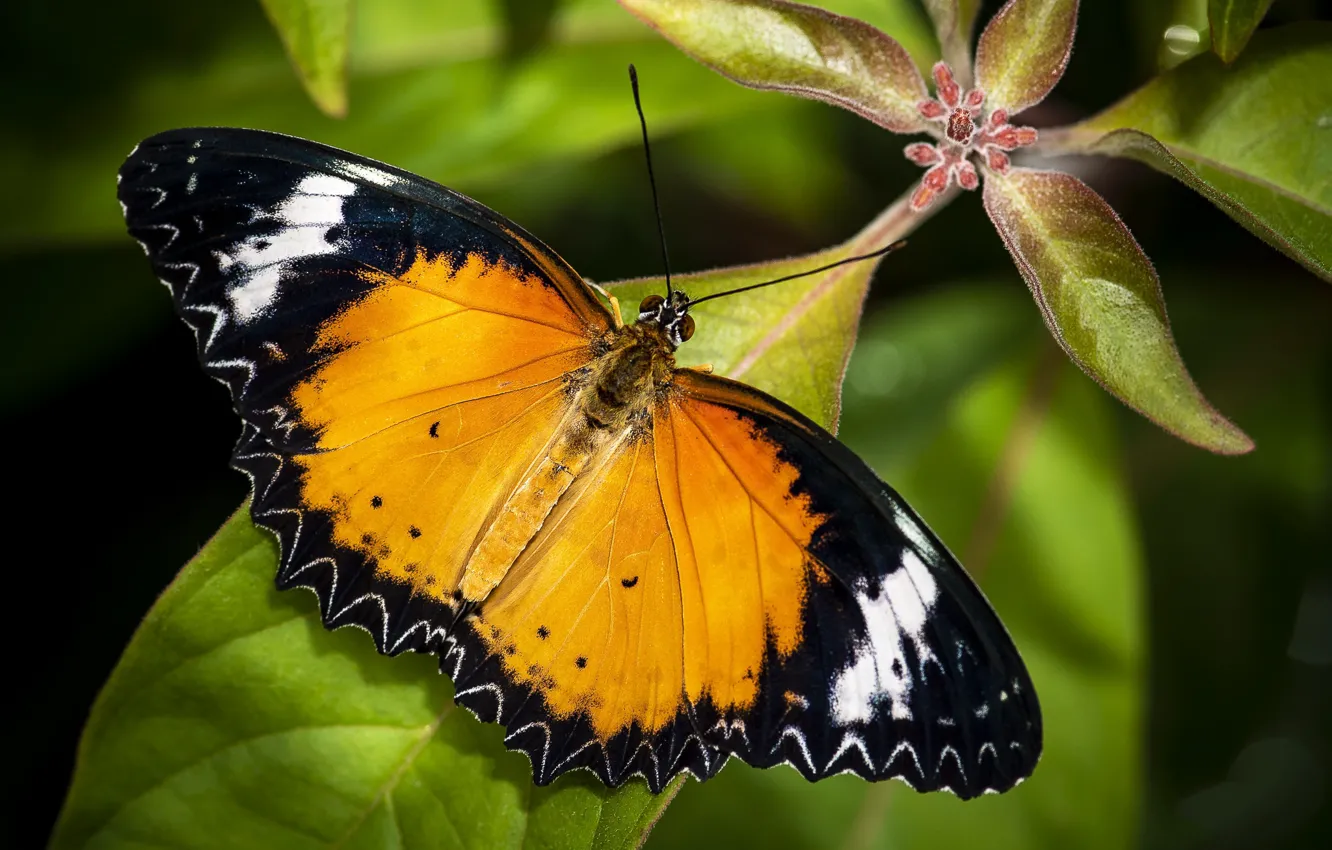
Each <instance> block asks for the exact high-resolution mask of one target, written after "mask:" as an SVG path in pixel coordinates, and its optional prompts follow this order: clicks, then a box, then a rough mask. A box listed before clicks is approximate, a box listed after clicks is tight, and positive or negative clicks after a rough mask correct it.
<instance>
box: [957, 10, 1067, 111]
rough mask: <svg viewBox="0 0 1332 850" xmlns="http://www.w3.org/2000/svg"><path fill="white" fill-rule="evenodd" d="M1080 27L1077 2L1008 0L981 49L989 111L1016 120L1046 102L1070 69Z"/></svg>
mask: <svg viewBox="0 0 1332 850" xmlns="http://www.w3.org/2000/svg"><path fill="white" fill-rule="evenodd" d="M1077 23H1078V2H1077V0H1008V2H1007V3H1006V4H1004V7H1003V8H1002V9H1000V10H999V11H998V12H996V13H995V16H994V17H993V18H991V19H990V22H989V23H988V24H986V25H985V30H984V31H983V32H982V33H981V37H980V42H979V43H978V44H977V45H976V85H977V86H978V87H979V88H981V89H983V90H984V91H985V103H986V106H987V107H988V108H990V109H995V108H1002V109H1006V110H1008V112H1009V114H1010V115H1011V114H1015V113H1018V112H1021V111H1022V110H1024V109H1026V108H1027V107H1028V106H1033V105H1035V104H1037V103H1040V102H1041V101H1042V100H1044V99H1045V96H1046V95H1048V94H1049V93H1050V90H1051V89H1053V88H1054V87H1055V84H1056V83H1058V82H1059V80H1060V78H1061V77H1063V76H1064V69H1065V68H1066V67H1068V57H1069V55H1070V54H1071V53H1072V51H1073V32H1074V30H1076V29H1077Z"/></svg>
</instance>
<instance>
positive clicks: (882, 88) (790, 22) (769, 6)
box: [620, 0, 929, 133]
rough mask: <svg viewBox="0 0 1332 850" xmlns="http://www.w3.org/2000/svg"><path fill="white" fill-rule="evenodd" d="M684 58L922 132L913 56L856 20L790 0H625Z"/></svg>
mask: <svg viewBox="0 0 1332 850" xmlns="http://www.w3.org/2000/svg"><path fill="white" fill-rule="evenodd" d="M620 3H621V5H623V6H624V7H625V8H626V9H628V10H629V11H631V12H633V13H634V14H635V15H637V16H638V17H639V18H641V19H642V20H643V21H644V22H645V23H646V24H648V25H649V26H651V27H652V28H653V29H655V30H657V31H658V32H660V33H661V34H662V36H664V37H665V38H666V39H668V40H669V41H671V42H672V43H673V44H675V45H676V46H677V47H679V48H680V49H681V50H683V51H684V52H685V53H687V54H689V55H690V56H692V57H694V58H695V59H697V60H698V61H700V62H702V63H703V64H705V65H707V66H708V67H709V68H712V69H713V70H714V71H717V72H718V73H720V74H723V75H725V76H727V77H729V78H731V79H732V80H735V81H736V82H737V83H740V84H741V85H745V86H749V87H751V88H756V89H774V90H777V91H782V92H786V93H788V94H794V95H798V96H800V97H808V98H812V99H814V100H822V101H826V102H828V103H832V104H835V105H837V106H841V107H843V108H846V109H849V110H851V111H852V112H855V113H857V114H859V115H861V116H863V117H865V118H868V119H869V120H870V121H873V122H874V123H876V124H878V125H880V126H881V127H884V128H886V129H888V130H892V131H893V132H895V133H915V132H920V131H922V130H923V129H924V126H925V125H924V123H923V121H922V119H921V117H920V115H919V114H918V113H917V111H916V103H917V102H919V101H920V100H921V99H923V98H925V97H927V96H928V94H929V93H928V91H927V90H926V88H925V81H924V80H923V79H921V76H920V73H919V72H918V71H917V70H916V67H915V65H914V64H912V61H911V56H910V55H909V54H908V53H907V51H906V49H905V48H904V47H902V45H901V44H899V43H898V42H897V41H895V40H894V39H893V38H891V37H890V36H888V35H887V34H885V33H884V32H882V31H881V30H879V29H876V28H875V27H872V26H870V25H869V24H867V23H865V22H864V21H860V20H857V19H856V18H850V17H845V16H842V15H835V14H833V13H831V12H826V11H824V10H822V9H817V8H815V7H813V6H804V5H801V4H798V3H788V2H784V0H620Z"/></svg>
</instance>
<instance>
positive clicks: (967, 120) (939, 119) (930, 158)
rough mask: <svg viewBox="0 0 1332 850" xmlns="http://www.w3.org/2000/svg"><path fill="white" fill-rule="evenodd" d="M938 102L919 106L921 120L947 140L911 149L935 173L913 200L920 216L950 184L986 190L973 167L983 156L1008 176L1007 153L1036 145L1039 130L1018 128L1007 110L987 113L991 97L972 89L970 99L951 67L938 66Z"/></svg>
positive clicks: (912, 157) (914, 158)
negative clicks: (974, 158) (934, 126)
mask: <svg viewBox="0 0 1332 850" xmlns="http://www.w3.org/2000/svg"><path fill="white" fill-rule="evenodd" d="M934 86H935V92H936V93H937V95H938V97H937V98H930V99H928V100H922V101H921V102H920V103H918V104H916V109H917V111H918V112H919V113H920V115H921V117H922V118H924V119H926V120H927V121H932V122H934V123H937V124H940V125H942V128H943V131H942V134H941V135H942V138H940V139H939V141H938V142H937V143H935V144H929V143H928V142H914V143H912V144H909V145H907V146H906V151H905V153H906V157H907V159H909V160H911V161H912V162H914V163H916V164H917V165H920V166H924V167H927V168H929V171H926V172H925V177H924V178H923V179H922V180H921V181H920V186H918V187H917V188H916V191H915V193H914V194H912V196H911V209H913V210H915V211H917V212H919V211H920V210H923V209H925V208H926V207H928V206H929V205H930V204H931V203H933V202H934V199H935V198H936V197H938V196H939V195H940V194H942V193H943V191H944V190H945V189H947V188H948V186H949V184H952V183H956V184H957V185H958V186H960V187H962V188H963V189H966V190H967V191H971V190H973V189H975V188H976V187H977V186H979V185H980V175H979V174H978V173H977V171H976V166H975V164H974V163H973V162H972V155H973V154H979V155H980V157H981V161H982V162H983V164H984V165H985V167H986V168H988V169H990V170H991V171H996V172H998V173H1000V174H1003V173H1005V172H1007V171H1008V166H1009V159H1008V153H1007V151H1012V150H1017V149H1018V148H1020V147H1025V146H1027V145H1030V144H1034V143H1035V142H1036V129H1035V128H1034V127H1014V126H1013V125H1012V124H1009V123H1008V113H1007V112H1006V111H1005V110H1003V109H995V110H991V112H990V114H989V115H988V116H986V117H985V120H984V121H983V122H982V121H981V116H982V114H984V105H985V92H983V91H981V90H980V89H971V90H970V91H968V92H967V93H966V95H965V96H963V94H962V89H961V87H960V86H959V85H958V84H957V81H956V80H955V79H954V78H953V71H952V69H951V68H949V67H948V63H947V62H938V63H936V64H935V66H934Z"/></svg>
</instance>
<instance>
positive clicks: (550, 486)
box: [461, 320, 675, 602]
mask: <svg viewBox="0 0 1332 850" xmlns="http://www.w3.org/2000/svg"><path fill="white" fill-rule="evenodd" d="M594 350H596V351H597V352H598V353H597V354H596V356H595V357H594V358H593V360H592V362H591V363H589V364H588V366H587V367H586V368H584V369H580V370H578V371H577V372H574V373H571V374H570V375H569V376H568V386H567V387H566V391H567V392H568V394H569V398H570V403H569V406H568V407H567V408H566V413H565V415H564V417H563V419H562V420H561V421H560V424H559V426H558V427H557V428H556V430H555V432H554V434H553V435H552V437H551V439H550V441H549V442H548V443H547V447H546V451H545V452H543V453H542V454H541V455H540V456H539V457H538V459H537V460H536V461H535V462H534V463H533V464H532V465H531V466H530V467H529V468H528V470H527V471H526V472H525V474H524V475H523V477H522V479H521V480H520V482H519V484H518V486H517V487H516V488H514V490H513V492H512V493H511V494H510V496H509V498H508V499H507V500H505V503H504V505H503V507H502V508H501V509H500V510H499V511H498V512H497V513H496V515H495V516H494V517H493V518H492V519H491V521H490V522H489V523H488V525H487V527H486V528H485V529H484V531H483V532H482V533H481V536H480V538H479V540H478V542H477V545H476V547H475V548H474V549H473V550H472V555H471V557H470V558H469V559H468V561H467V565H466V567H465V569H464V572H463V579H462V583H461V590H462V594H463V598H464V599H465V600H467V601H469V602H480V601H482V600H483V599H485V598H486V597H487V596H489V595H490V592H491V591H492V590H494V589H495V587H496V586H497V585H498V584H499V583H500V581H501V580H503V578H504V576H505V574H507V573H508V571H509V568H510V567H512V566H513V564H514V562H515V561H516V560H517V559H518V557H519V556H520V555H521V554H522V552H523V550H524V549H526V548H527V546H528V545H529V544H530V543H531V542H532V539H533V538H534V537H535V536H536V535H537V532H539V531H540V530H541V526H542V525H543V524H544V523H545V521H546V518H547V517H548V516H550V513H551V511H553V510H554V509H555V506H556V504H558V503H559V501H560V499H561V498H562V497H563V496H564V494H565V493H566V492H567V491H568V490H569V488H570V487H571V486H572V485H573V483H574V482H575V481H577V480H578V479H579V477H581V476H583V475H589V474H595V471H596V470H597V469H600V468H601V467H602V466H604V465H605V463H606V462H608V461H609V460H610V459H611V458H612V457H614V455H615V454H616V453H617V452H618V451H619V450H620V449H621V448H622V447H623V446H625V445H626V444H628V443H630V442H632V441H634V440H638V439H646V438H648V437H649V436H650V434H651V428H652V410H653V408H654V406H655V405H657V404H658V403H659V402H661V401H662V400H663V398H664V395H665V394H666V393H667V392H669V388H670V383H671V376H672V374H673V373H674V371H675V355H674V350H675V345H673V344H672V342H671V339H670V338H669V336H668V335H667V332H665V331H663V329H662V327H661V325H660V324H659V323H657V322H653V321H646V320H640V321H637V322H635V323H633V324H631V325H625V326H623V327H621V328H619V329H618V330H616V331H614V332H613V333H612V334H610V335H609V336H608V337H607V338H605V339H602V340H599V341H598V342H597V343H596V344H595V345H594Z"/></svg>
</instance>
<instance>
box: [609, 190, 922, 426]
mask: <svg viewBox="0 0 1332 850" xmlns="http://www.w3.org/2000/svg"><path fill="white" fill-rule="evenodd" d="M903 208H904V207H903V206H902V204H901V202H899V203H898V204H895V205H894V206H893V207H890V209H889V211H888V213H886V214H885V215H883V216H881V217H880V219H877V220H876V221H875V222H872V223H871V224H870V225H869V226H868V227H866V228H865V229H864V230H863V231H861V232H860V233H859V234H857V235H856V236H855V237H853V238H852V239H850V240H849V241H847V242H845V243H843V244H841V245H838V246H837V247H834V248H829V249H828V250H826V251H820V252H818V253H816V254H808V255H806V256H803V257H791V258H788V259H784V260H775V261H772V262H767V263H755V264H753V265H748V266H733V267H731V268H724V269H713V270H710V271H705V272H695V273H692V274H683V275H673V276H672V277H671V281H672V284H673V285H674V286H675V287H676V288H677V289H682V290H684V291H685V292H686V293H687V294H688V295H689V296H690V297H691V298H694V299H699V298H702V297H704V296H707V295H712V294H714V293H718V292H723V291H726V290H731V289H739V288H741V287H745V286H750V285H753V284H756V283H762V282H764V281H769V280H775V279H777V278H783V277H786V276H788V275H794V274H799V273H802V272H807V271H812V270H814V269H818V268H821V267H823V266H827V265H831V264H833V263H836V262H838V261H840V260H843V259H846V258H847V257H853V256H859V255H862V254H866V253H869V252H871V251H875V250H877V249H879V248H881V247H883V246H884V245H885V244H887V243H888V242H890V241H892V240H894V239H896V238H898V237H900V236H903V235H905V233H906V232H907V230H906V229H905V228H912V227H915V226H916V225H918V224H919V223H920V222H921V221H923V218H922V217H921V216H919V215H914V216H909V217H906V218H905V219H900V220H899V217H898V216H896V215H895V214H894V211H896V210H900V209H903ZM888 228H892V232H891V234H889V230H888ZM882 261H883V260H882V258H880V259H871V260H864V261H861V262H855V263H847V264H845V265H840V266H837V267H836V268H834V269H830V270H828V271H825V272H821V273H819V274H813V275H809V276H808V277H800V278H798V279H796V280H791V281H787V282H784V283H780V284H777V285H775V286H769V287H765V288H763V289H756V290H753V291H751V292H742V293H738V294H736V295H730V296H727V297H725V298H718V299H716V300H715V301H708V302H706V303H704V304H700V305H699V306H698V307H696V308H694V309H692V310H691V311H690V313H691V315H693V317H694V321H695V323H696V324H697V327H698V332H697V333H696V334H695V336H694V338H693V339H692V340H690V341H689V342H687V343H686V344H685V345H683V346H681V347H680V350H679V351H678V352H677V353H676V361H677V362H678V363H679V364H680V365H682V366H699V365H709V366H711V367H712V368H713V370H714V371H715V372H716V373H717V374H719V375H725V376H726V377H728V378H734V379H736V380H739V381H744V382H745V383H747V384H752V385H753V386H755V387H758V388H759V389H761V390H763V391H765V392H768V393H771V394H772V395H775V396H777V397H778V398H780V399H781V400H782V401H785V402H786V403H787V404H789V405H791V406H792V407H794V408H796V409H797V410H799V411H800V412H801V413H803V414H805V415H806V416H808V417H809V418H811V419H813V420H814V421H815V422H818V423H819V424H821V425H822V426H823V427H825V428H827V429H828V430H829V431H832V432H834V433H836V431H837V420H838V417H839V416H840V415H841V407H842V377H843V375H845V373H846V363H847V359H848V358H849V357H850V356H851V349H852V348H853V347H854V346H855V344H856V329H857V327H859V325H860V314H861V309H862V308H863V306H864V303H865V295H866V294H867V293H868V291H869V283H870V278H871V277H872V276H873V274H874V269H875V268H876V267H877V266H878V265H879V263H880V262H882ZM888 262H889V263H890V264H891V262H892V259H891V254H890V255H888ZM607 289H609V291H610V292H611V293H613V294H614V295H615V296H616V297H617V298H618V299H619V300H620V302H621V305H620V306H621V310H622V311H623V312H624V313H625V314H626V316H627V319H626V320H632V317H633V316H634V315H636V313H635V311H636V310H637V306H638V303H639V301H641V300H642V299H643V298H645V297H647V296H648V295H651V294H653V293H663V292H665V291H666V282H665V279H664V278H657V277H650V278H639V279H636V280H626V281H619V282H617V283H611V284H607Z"/></svg>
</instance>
